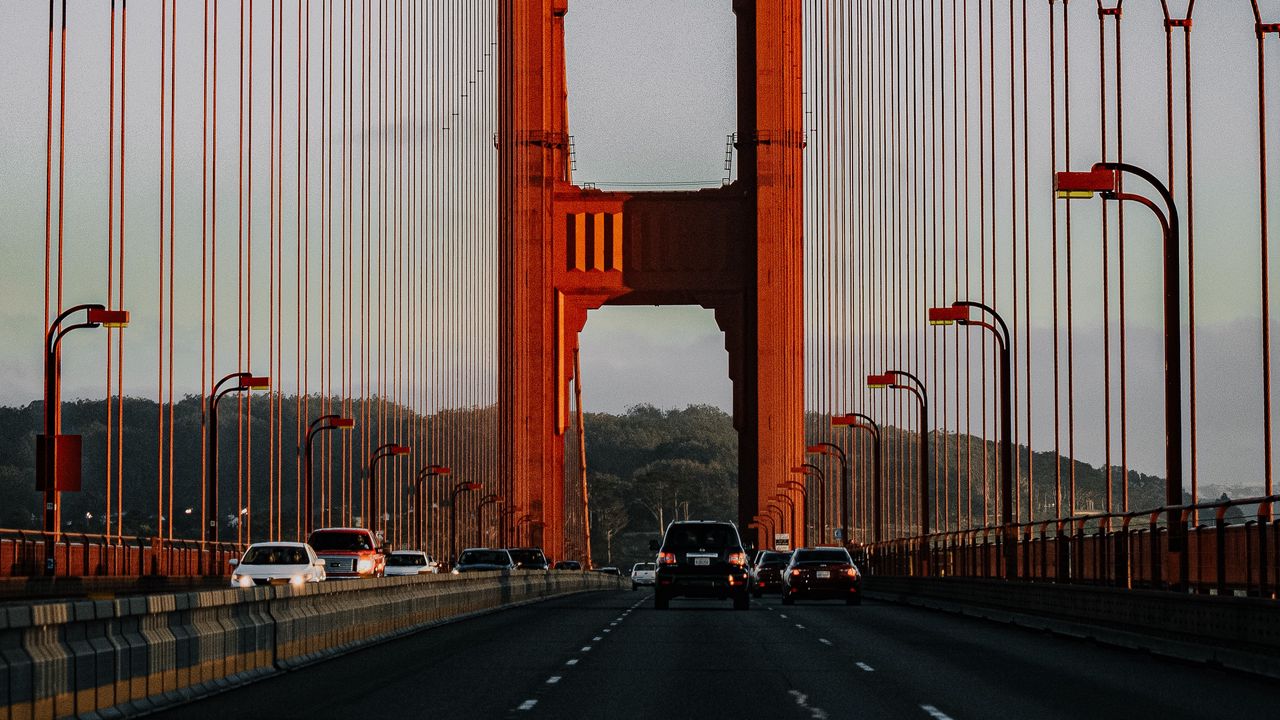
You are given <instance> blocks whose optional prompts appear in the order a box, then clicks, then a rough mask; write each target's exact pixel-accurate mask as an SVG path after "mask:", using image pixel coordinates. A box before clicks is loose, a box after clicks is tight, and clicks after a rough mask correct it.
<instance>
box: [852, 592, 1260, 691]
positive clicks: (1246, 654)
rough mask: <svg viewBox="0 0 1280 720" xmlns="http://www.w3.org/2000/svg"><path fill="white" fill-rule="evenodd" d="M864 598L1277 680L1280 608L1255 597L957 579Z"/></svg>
mask: <svg viewBox="0 0 1280 720" xmlns="http://www.w3.org/2000/svg"><path fill="white" fill-rule="evenodd" d="M864 582H865V584H864V588H865V591H866V592H867V595H868V596H869V597H874V598H877V599H883V600H891V601H895V602H903V603H908V604H913V605H920V606H924V607H931V608H934V609H940V610H949V611H953V612H960V613H964V614H968V615H976V616H981V617H987V618H990V619H995V620H1001V621H1005V622H1012V623H1015V624H1018V625H1025V626H1028V627H1034V628H1038V629H1046V630H1051V631H1055V632H1060V633H1063V634H1068V635H1073V636H1077V637H1088V638H1092V639H1095V640H1098V641H1100V642H1104V643H1107V644H1112V645H1119V646H1123V647H1130V648H1136V649H1142V650H1147V651H1150V652H1154V653H1158V654H1163V655H1168V656H1171V657H1177V658H1180V659H1184V660H1191V661H1195V662H1209V663H1214V664H1218V665H1222V666H1224V667H1229V668H1233V669H1237V670H1243V671H1246V672H1252V673H1257V674H1261V675H1267V676H1269V677H1276V678H1280V604H1278V603H1277V602H1276V601H1274V600H1269V599H1264V598H1255V597H1219V596H1209V595H1191V594H1184V593H1175V592H1165V591H1158V590H1125V589H1121V588H1106V587H1091V586H1086V585H1059V584H1054V583H1031V582H1005V581H1002V580H972V579H959V578H906V577H884V576H881V577H867V578H866V579H865V581H864Z"/></svg>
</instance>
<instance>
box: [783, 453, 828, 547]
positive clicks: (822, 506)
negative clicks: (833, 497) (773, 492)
mask: <svg viewBox="0 0 1280 720" xmlns="http://www.w3.org/2000/svg"><path fill="white" fill-rule="evenodd" d="M791 472H793V473H796V474H797V475H804V476H805V477H814V478H817V479H818V518H819V523H818V527H819V530H818V542H820V543H821V542H824V541H825V539H826V537H827V528H826V525H827V521H826V518H827V500H826V498H827V476H826V475H823V474H822V469H821V468H819V467H818V466H817V465H814V464H813V463H811V462H807V463H802V464H801V465H798V466H796V467H793V468H791ZM802 487H803V486H802ZM806 495H807V488H806ZM806 502H807V500H806Z"/></svg>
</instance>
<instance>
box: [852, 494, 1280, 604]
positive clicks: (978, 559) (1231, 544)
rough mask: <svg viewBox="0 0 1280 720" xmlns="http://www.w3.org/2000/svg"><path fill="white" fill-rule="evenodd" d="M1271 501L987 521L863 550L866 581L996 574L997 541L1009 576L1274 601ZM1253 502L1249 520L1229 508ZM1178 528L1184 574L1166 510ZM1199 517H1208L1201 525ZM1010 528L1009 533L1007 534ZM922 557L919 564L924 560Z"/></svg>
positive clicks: (1277, 532) (1276, 572)
mask: <svg viewBox="0 0 1280 720" xmlns="http://www.w3.org/2000/svg"><path fill="white" fill-rule="evenodd" d="M1276 502H1280V495H1270V496H1265V497H1255V498H1241V499H1235V500H1221V501H1214V502H1204V503H1196V504H1189V505H1172V506H1164V507H1159V508H1152V509H1147V510H1138V511H1129V512H1116V513H1098V514H1087V515H1079V516H1075V517H1069V518H1061V519H1053V520H1037V521H1034V522H1024V523H1017V524H1014V525H1012V526H1011V527H1009V528H1006V526H1003V525H989V526H983V527H976V528H970V529H965V530H955V531H947V532H939V533H933V534H930V535H928V536H924V537H919V536H917V537H908V538H900V539H895V540H889V541H885V542H881V543H876V544H871V545H868V546H865V547H864V548H862V550H861V551H862V553H863V554H864V558H865V562H866V564H867V566H868V569H869V570H870V572H871V573H872V574H875V575H886V576H893V575H896V576H926V575H927V576H931V577H967V578H1001V577H1004V576H1005V572H1004V569H1005V562H1006V561H1005V544H1006V539H1005V538H1006V537H1007V536H1010V535H1011V536H1013V537H1015V538H1016V546H1015V547H1014V548H1013V553H1014V555H1015V561H1016V563H1015V564H1016V571H1015V573H1014V574H1013V575H1012V576H1011V577H1009V578H1007V579H1011V580H1025V581H1040V582H1058V583H1077V584H1091V585H1101V586H1109V587H1124V588H1152V589H1178V590H1186V591H1191V592H1200V593H1216V594H1219V595H1230V594H1245V595H1252V596H1261V597H1276V595H1277V592H1278V591H1280V520H1277V519H1276V518H1274V517H1273V515H1272V512H1271V508H1272V504H1273V503H1276ZM1244 505H1257V506H1258V507H1257V511H1256V513H1255V514H1254V516H1253V517H1245V516H1243V515H1241V516H1237V517H1234V518H1232V517H1227V512H1228V510H1230V509H1232V508H1238V507H1240V506H1244ZM1171 513H1172V514H1173V515H1175V516H1177V517H1179V518H1180V522H1182V523H1184V524H1186V526H1187V545H1186V550H1185V555H1186V571H1185V572H1186V577H1185V578H1182V579H1180V577H1181V575H1182V572H1183V570H1182V567H1181V566H1182V558H1181V557H1179V554H1177V553H1171V552H1170V548H1169V528H1168V525H1167V522H1166V518H1167V517H1169V515H1170V514H1171ZM1206 515H1212V517H1213V519H1212V521H1208V522H1205V521H1204V520H1203V519H1204V517H1205V516H1206ZM1010 531H1011V532H1010ZM926 558H927V560H928V562H927V563H925V562H923V561H924V560H925V559H926Z"/></svg>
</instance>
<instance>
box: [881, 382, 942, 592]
mask: <svg viewBox="0 0 1280 720" xmlns="http://www.w3.org/2000/svg"><path fill="white" fill-rule="evenodd" d="M904 380H905V381H906V382H907V383H910V384H904V383H903V382H902V381H904ZM867 387H870V388H885V387H887V388H891V389H893V390H906V391H907V392H909V393H911V394H912V395H915V397H916V401H917V402H918V403H920V487H919V490H918V491H917V492H918V494H919V495H920V498H919V500H920V551H919V552H920V573H921V574H922V575H928V574H929V549H928V542H929V541H928V537H929V532H930V528H929V395H928V390H926V389H925V386H924V383H923V382H921V381H920V378H918V377H916V376H915V375H913V374H911V373H909V372H907V371H905V370H888V371H886V372H885V373H884V374H882V375H868V376H867Z"/></svg>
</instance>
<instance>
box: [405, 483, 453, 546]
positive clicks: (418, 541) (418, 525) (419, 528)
mask: <svg viewBox="0 0 1280 720" xmlns="http://www.w3.org/2000/svg"><path fill="white" fill-rule="evenodd" d="M451 472H453V471H452V470H450V469H449V467H448V466H447V465H425V466H423V467H421V468H419V469H418V475H417V477H415V478H414V479H413V497H414V501H415V503H416V504H417V506H418V507H417V509H418V519H417V522H415V523H414V538H413V539H414V545H415V546H416V547H417V548H418V549H419V550H425V549H426V547H424V546H423V544H422V535H423V532H424V528H425V526H426V524H427V515H426V509H425V508H424V507H423V504H422V484H423V482H425V481H426V480H429V479H431V478H433V477H439V476H442V475H448V474H449V473H451Z"/></svg>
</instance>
